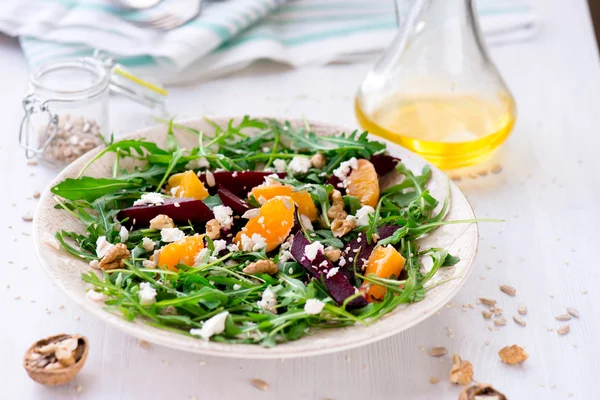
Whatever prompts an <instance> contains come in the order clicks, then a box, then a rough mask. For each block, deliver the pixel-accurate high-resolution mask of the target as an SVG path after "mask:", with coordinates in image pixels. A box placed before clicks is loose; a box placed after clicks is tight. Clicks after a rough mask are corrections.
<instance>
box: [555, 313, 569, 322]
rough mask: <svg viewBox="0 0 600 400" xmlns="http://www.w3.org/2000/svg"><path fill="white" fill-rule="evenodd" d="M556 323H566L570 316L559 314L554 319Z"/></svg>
mask: <svg viewBox="0 0 600 400" xmlns="http://www.w3.org/2000/svg"><path fill="white" fill-rule="evenodd" d="M554 318H555V319H556V320H557V321H568V320H570V319H571V318H572V317H571V315H570V314H560V315H557V316H556V317H554Z"/></svg>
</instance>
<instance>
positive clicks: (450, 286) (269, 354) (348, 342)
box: [33, 118, 479, 359]
mask: <svg viewBox="0 0 600 400" xmlns="http://www.w3.org/2000/svg"><path fill="white" fill-rule="evenodd" d="M228 121H229V118H219V119H215V122H217V123H218V124H219V125H225V124H226V123H227V122H228ZM183 123H184V124H185V125H187V126H190V127H192V128H195V129H198V130H203V131H204V132H206V133H211V132H213V131H214V129H213V128H212V127H211V126H210V125H209V124H208V123H206V122H205V121H204V120H202V119H195V120H189V121H184V122H183ZM292 123H294V124H302V123H303V121H299V120H298V121H292ZM311 126H312V127H313V129H314V130H315V132H316V133H318V134H324V135H325V134H334V133H340V132H349V131H350V130H348V129H345V128H342V127H339V126H334V125H329V124H323V123H311ZM176 136H177V138H178V140H179V141H180V143H181V144H182V146H183V147H187V148H192V147H194V146H195V145H196V144H197V140H198V138H197V137H196V136H195V135H192V134H189V133H185V132H176ZM127 138H146V139H148V140H150V141H154V142H156V143H158V144H159V145H164V144H165V138H166V127H165V126H164V125H157V126H154V127H151V128H148V129H144V130H141V131H138V132H135V133H133V134H131V135H128V136H127ZM376 139H377V140H380V141H383V142H386V141H385V140H383V139H380V138H376ZM386 144H387V146H388V151H389V153H390V154H392V155H394V156H397V157H400V158H401V159H402V160H403V162H404V163H405V164H406V165H407V166H408V167H409V168H411V169H412V170H413V171H420V170H421V168H422V167H423V165H424V164H425V161H424V160H423V159H421V158H420V157H418V156H416V155H415V154H413V153H411V152H409V151H408V150H406V149H404V148H403V147H400V146H398V145H396V144H393V143H390V142H386ZM99 151H100V149H96V150H93V151H91V152H89V153H88V154H86V155H84V156H83V157H81V158H79V159H78V160H76V161H75V162H73V163H72V164H71V165H69V166H68V167H67V168H65V169H64V170H63V171H62V172H61V173H60V174H59V175H58V176H57V177H56V178H55V179H54V181H53V182H52V184H51V185H50V187H52V186H54V185H55V184H57V183H59V182H61V181H63V180H64V179H66V178H69V177H75V176H76V175H77V173H78V172H79V171H80V170H81V168H82V166H83V165H84V164H85V163H86V162H87V161H89V160H90V159H91V158H92V157H93V156H95V155H96V154H97V153H98V152H99ZM112 161H113V158H112V156H111V155H106V156H104V157H103V158H102V159H101V160H99V161H98V162H96V163H94V164H93V165H92V166H91V167H90V168H89V169H88V170H87V173H86V174H87V175H91V176H96V177H103V176H110V173H111V172H110V171H111V165H112ZM432 170H433V177H432V180H431V182H430V184H429V189H430V190H431V192H432V194H433V195H434V196H435V197H436V198H437V199H440V200H442V199H443V198H444V196H445V188H446V184H447V182H448V180H447V178H446V175H445V174H444V173H443V172H441V171H439V170H438V169H436V168H432ZM450 196H451V199H450V210H449V213H448V216H447V219H471V218H474V215H473V211H472V209H471V207H470V206H469V203H468V202H467V199H466V198H465V196H464V195H463V194H462V193H461V192H460V190H459V189H458V188H457V187H456V186H455V185H454V184H452V183H450ZM54 205H55V202H54V200H53V195H52V193H51V192H50V190H49V188H48V189H46V191H45V192H44V194H43V195H42V197H41V199H40V202H39V206H38V209H37V213H36V215H35V222H34V230H33V231H34V242H35V247H36V251H37V254H38V257H39V259H40V262H41V264H42V266H43V267H44V269H45V270H46V272H47V273H48V275H50V278H51V279H52V280H53V281H54V283H55V284H56V285H57V286H58V287H60V288H61V289H62V290H63V291H64V292H65V293H66V294H67V295H68V296H69V297H71V299H73V301H75V302H76V303H78V304H80V305H81V306H82V307H83V308H85V309H86V310H87V311H89V312H90V313H92V314H94V315H95V316H96V317H98V318H100V319H101V320H103V321H105V322H106V323H108V324H110V325H112V326H114V327H116V328H118V329H120V330H122V331H124V332H127V333H129V334H131V335H133V336H135V337H137V338H139V339H143V340H146V341H148V342H152V343H155V344H159V345H163V346H168V347H172V348H175V349H179V350H184V351H188V352H193V353H200V354H206V355H212V356H222V357H236V358H262V359H266V358H291V357H304V356H311V355H317V354H324V353H331V352H336V351H341V350H345V349H349V348H353V347H358V346H362V345H365V344H368V343H372V342H375V341H377V340H381V339H383V338H386V337H388V336H391V335H394V334H396V333H398V332H402V331H404V330H405V329H408V328H410V327H412V326H415V325H416V324H418V323H419V322H421V321H423V320H425V319H426V318H428V317H429V316H431V315H432V314H433V313H434V312H435V311H437V310H439V309H440V308H442V307H443V306H444V305H445V304H446V303H447V302H448V301H449V300H450V299H451V298H452V297H453V296H454V295H456V293H457V292H458V291H459V289H460V288H461V287H462V285H463V284H464V283H465V281H466V280H467V278H468V276H469V273H470V272H471V269H472V264H473V260H474V258H475V255H476V252H477V244H478V241H479V235H478V229H477V225H476V224H456V225H447V226H443V227H440V228H438V229H437V230H435V231H434V232H433V233H432V234H431V235H429V236H428V237H426V238H424V239H423V240H421V242H420V243H421V246H422V247H424V248H427V247H442V248H446V249H447V250H448V251H449V252H450V253H451V254H452V255H455V256H458V257H460V262H458V263H457V264H456V265H455V266H454V267H451V268H444V269H443V270H440V272H439V273H438V274H437V275H436V276H435V277H434V278H433V280H432V281H433V282H437V281H441V280H443V281H445V283H443V284H442V285H440V286H437V287H435V288H434V289H432V290H429V291H428V292H427V295H426V297H425V299H424V300H423V301H420V302H418V303H414V304H411V305H408V306H404V307H403V306H400V307H398V308H397V309H396V310H394V312H393V313H391V314H389V315H387V316H385V317H384V318H382V319H380V320H379V321H377V322H375V323H373V324H372V325H371V326H368V327H364V326H360V325H355V326H350V327H345V328H340V329H327V330H323V331H320V332H317V333H315V334H314V335H312V336H307V337H304V338H302V339H300V340H297V341H294V342H289V343H284V344H280V345H277V346H275V347H273V348H263V347H261V346H260V345H247V344H226V343H216V342H206V341H203V340H202V339H196V338H192V337H188V336H184V335H180V334H177V333H173V332H169V331H164V330H160V329H157V328H154V327H151V326H149V325H146V324H144V322H143V321H142V320H139V319H138V320H136V321H135V322H127V321H126V320H124V319H122V318H121V317H120V316H119V315H116V314H112V313H110V312H108V311H106V310H104V309H103V305H102V304H97V303H94V302H92V301H90V300H88V299H87V298H86V294H85V288H84V284H83V282H82V280H81V278H80V274H81V273H82V272H84V271H86V270H87V269H88V268H89V267H88V264H87V262H85V261H82V260H80V259H77V258H75V257H72V256H70V255H68V254H67V253H66V252H64V251H62V250H56V249H55V248H53V247H52V246H50V245H49V244H48V238H49V237H53V235H54V233H55V232H56V231H57V230H59V229H67V230H73V231H78V232H81V231H82V230H83V229H82V225H81V224H80V222H79V221H78V220H76V219H75V218H74V217H72V216H71V215H69V214H68V213H67V212H64V211H61V210H57V209H55V208H54ZM430 283H432V282H430Z"/></svg>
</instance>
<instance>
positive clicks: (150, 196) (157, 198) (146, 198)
mask: <svg viewBox="0 0 600 400" xmlns="http://www.w3.org/2000/svg"><path fill="white" fill-rule="evenodd" d="M164 202H165V198H164V197H163V196H162V194H160V193H144V194H143V195H142V197H140V199H139V200H136V201H134V202H133V205H134V206H145V205H153V206H155V205H157V204H163V203H164Z"/></svg>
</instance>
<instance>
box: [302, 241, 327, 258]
mask: <svg viewBox="0 0 600 400" xmlns="http://www.w3.org/2000/svg"><path fill="white" fill-rule="evenodd" d="M319 251H320V252H321V253H324V250H323V245H322V244H321V242H319V241H318V240H317V241H314V242H313V243H311V244H309V245H308V246H306V247H305V248H304V255H305V256H306V258H307V259H308V260H310V261H313V260H314V259H315V257H316V256H317V254H318V253H319Z"/></svg>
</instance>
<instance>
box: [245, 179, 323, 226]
mask: <svg viewBox="0 0 600 400" xmlns="http://www.w3.org/2000/svg"><path fill="white" fill-rule="evenodd" d="M292 190H293V188H292V187H291V186H287V185H281V184H271V185H268V186H267V185H260V186H256V187H254V188H253V189H252V191H251V192H250V194H251V195H252V196H254V198H255V199H256V200H258V199H259V198H261V197H262V198H263V199H264V200H270V199H272V198H273V197H276V196H291V197H292V199H293V200H294V203H296V205H297V206H298V211H299V212H300V214H304V215H306V216H307V217H308V218H309V219H310V220H311V221H316V220H317V219H318V218H319V211H318V210H317V207H316V206H315V203H314V202H313V201H312V197H311V196H310V193H308V192H307V191H306V190H301V191H298V192H293V191H292Z"/></svg>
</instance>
